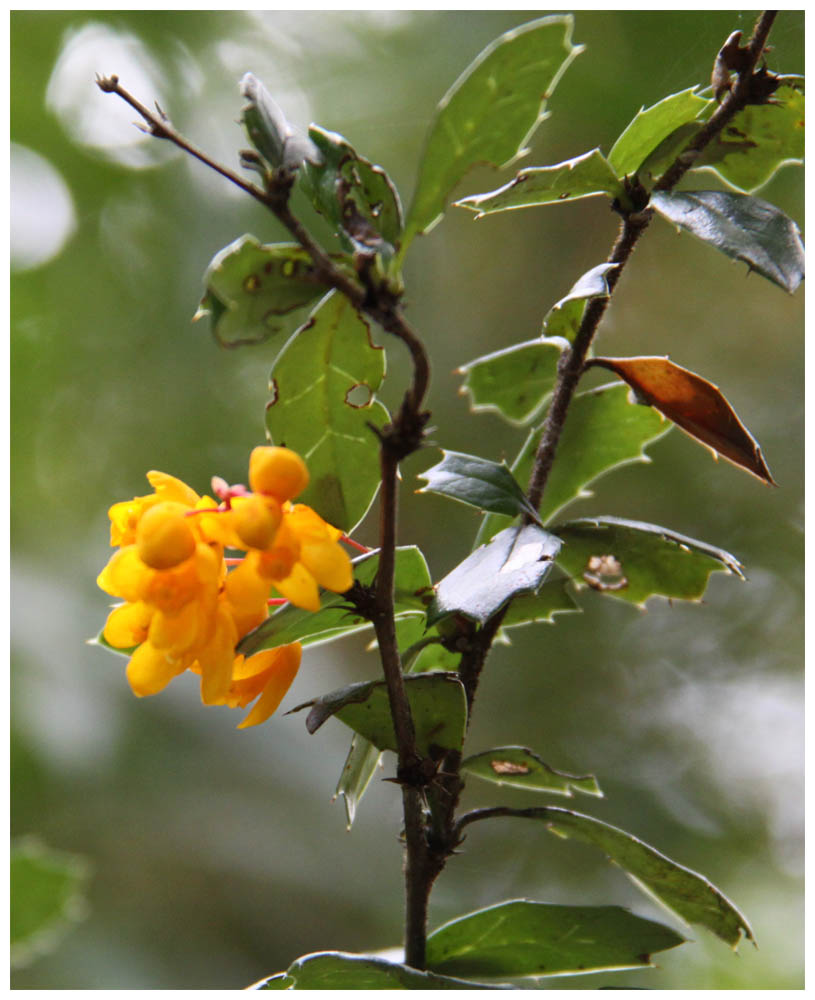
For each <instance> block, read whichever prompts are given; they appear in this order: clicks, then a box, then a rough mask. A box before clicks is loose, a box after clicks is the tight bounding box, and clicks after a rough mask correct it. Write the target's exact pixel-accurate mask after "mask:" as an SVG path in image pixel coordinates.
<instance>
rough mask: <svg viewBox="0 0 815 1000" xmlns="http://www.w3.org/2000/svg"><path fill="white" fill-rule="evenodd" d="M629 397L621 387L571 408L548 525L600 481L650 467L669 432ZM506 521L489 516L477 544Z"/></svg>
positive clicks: (533, 434)
mask: <svg viewBox="0 0 815 1000" xmlns="http://www.w3.org/2000/svg"><path fill="white" fill-rule="evenodd" d="M629 396H630V391H629V389H628V386H626V385H624V384H623V383H622V382H614V383H611V384H610V385H606V386H602V387H600V388H599V389H591V390H590V391H588V392H581V393H578V395H576V396H575V397H574V400H573V401H572V405H571V406H570V407H569V412H568V415H567V417H566V424H565V426H564V428H563V432H562V434H561V438H560V445H559V447H558V453H557V457H556V459H555V464H554V465H553V466H552V471H551V473H550V475H549V481H548V482H547V484H546V490H545V491H544V494H543V499H542V502H541V506H540V517H541V520H542V521H543V522H544V523H546V522H547V521H550V520H551V518H552V517H553V516H554V515H555V514H556V513H558V512H559V511H561V510H562V509H563V508H564V507H565V506H566V505H567V504H569V503H571V502H572V501H573V500H577V499H579V498H581V497H588V496H591V492H590V490H589V489H588V486H589V484H591V483H593V482H594V481H595V480H597V479H598V478H599V477H600V476H603V475H605V474H606V473H608V472H611V471H612V470H613V469H616V468H619V467H620V466H623V465H628V464H630V463H631V462H649V461H650V459H649V458H648V456H647V455H646V454H645V446H646V445H648V444H649V443H651V442H652V441H656V440H657V439H658V438H661V437H662V436H663V435H664V434H667V433H668V431H669V430H670V429H671V425H670V424H669V423H668V422H667V421H665V420H663V419H662V418H661V417H660V415H659V414H658V413H656V412H655V411H654V410H652V409H651V408H650V407H646V406H638V405H637V404H635V403H632V402H630V401H629ZM542 430H543V428H542V426H540V427H535V428H534V429H533V430H532V431H530V433H529V436H528V437H527V439H526V442H525V443H524V446H523V448H522V449H521V451H520V453H519V454H518V457H517V458H516V459H515V461H514V462H513V465H512V472H513V475H514V476H515V478H516V479H518V480H519V481H520V482H527V481H528V480H529V477H530V475H531V473H532V466H533V464H534V461H535V452H536V451H537V448H538V443H539V441H540V438H541V433H542ZM507 523H508V522H507V519H506V518H503V517H498V516H496V515H488V516H487V517H486V518H485V519H484V521H483V522H482V525H481V529H480V532H479V536H478V537H479V539H480V540H483V539H484V538H489V537H491V536H492V535H493V534H495V532H497V531H499V530H500V529H501V528H502V527H504V526H505V525H506V524H507Z"/></svg>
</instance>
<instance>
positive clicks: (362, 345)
mask: <svg viewBox="0 0 815 1000" xmlns="http://www.w3.org/2000/svg"><path fill="white" fill-rule="evenodd" d="M384 375H385V352H384V351H383V350H382V348H380V347H376V346H375V345H374V344H373V343H372V342H371V338H370V330H369V328H368V324H367V323H366V322H365V321H364V320H363V319H362V317H361V316H360V315H359V313H358V312H357V311H356V310H355V309H354V307H353V306H352V305H351V303H350V302H349V301H348V300H347V299H346V298H345V297H344V296H343V295H338V294H336V293H332V294H330V295H328V296H326V298H325V299H323V301H322V302H321V303H320V304H319V305H318V306H317V308H316V309H315V310H314V311H313V312H312V314H311V318H310V319H309V321H308V323H306V324H305V326H303V327H301V329H300V330H298V331H297V333H296V334H295V335H294V336H293V337H292V338H291V340H290V341H289V342H288V343H287V344H286V346H285V348H284V349H283V351H282V352H281V354H280V356H279V357H278V359H277V361H276V362H275V364H274V367H273V368H272V373H271V379H270V384H271V388H272V393H273V395H272V399H271V401H270V402H269V404H268V406H267V409H266V426H267V428H268V431H269V436H270V437H271V439H272V441H274V442H276V443H278V444H285V445H286V447H288V448H292V449H294V450H295V451H297V452H298V453H299V454H301V455H302V456H303V458H304V459H305V460H306V462H307V463H308V467H309V472H310V474H311V480H310V482H309V485H308V488H307V489H306V490H305V492H304V493H303V494H302V496H301V497H300V498H299V500H300V502H302V503H305V504H308V505H309V506H310V507H313V508H314V509H315V510H316V511H317V513H318V514H320V516H321V517H323V518H324V519H325V520H326V521H328V522H329V524H333V525H335V526H336V527H338V528H341V529H342V530H343V531H346V532H350V531H351V530H353V528H354V527H355V526H356V525H357V524H358V523H359V522H360V521H361V520H362V518H363V517H364V516H365V513H366V511H367V510H368V507H369V506H370V505H371V502H372V501H373V498H374V496H375V495H376V491H377V489H378V487H379V453H378V450H377V448H376V439H375V437H374V435H373V431H372V430H371V425H373V426H375V427H382V426H383V425H384V424H385V423H387V421H388V411H387V410H386V409H385V407H384V406H383V405H382V404H381V403H380V402H378V401H377V400H376V398H375V393H376V391H377V389H378V388H379V386H380V384H381V382H382V379H383V378H384ZM358 396H360V398H357V397H358Z"/></svg>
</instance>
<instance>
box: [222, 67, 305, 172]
mask: <svg viewBox="0 0 815 1000" xmlns="http://www.w3.org/2000/svg"><path fill="white" fill-rule="evenodd" d="M241 95H242V96H243V97H245V98H246V104H245V105H244V107H243V109H242V111H241V122H242V123H243V127H244V128H245V129H246V134H247V135H248V137H249V141H250V142H251V143H252V145H253V146H254V147H255V149H256V150H257V151H258V152H259V153H260V155H261V156H262V157H263V159H264V160H266V162H267V163H268V164H269V166H270V167H274V168H277V167H283V168H284V169H286V170H295V169H297V167H299V166H300V164H301V163H302V162H303V160H311V161H313V162H315V163H317V162H319V160H320V153H319V151H318V150H317V148H316V147H315V146H314V144H313V143H312V142H311V141H310V140H309V139H307V138H306V137H305V136H304V135H303V134H302V133H300V132H298V131H297V129H295V128H294V127H293V126H292V125H291V124H290V123H289V122H288V121H287V120H286V116H285V115H284V114H283V112H282V111H281V110H280V108H279V107H278V105H277V104H276V103H275V102H274V101H273V100H272V97H271V95H270V94H269V92H268V90H266V88H265V87H264V86H263V84H262V83H261V82H260V80H258V78H257V77H256V76H255V75H254V74H253V73H246V74H244V77H243V79H242V80H241Z"/></svg>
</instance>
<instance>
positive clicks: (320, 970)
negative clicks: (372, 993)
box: [250, 951, 501, 990]
mask: <svg viewBox="0 0 815 1000" xmlns="http://www.w3.org/2000/svg"><path fill="white" fill-rule="evenodd" d="M500 988H501V987H496V986H487V985H485V984H484V983H475V982H470V981H469V980H467V981H465V980H463V979H453V978H450V977H449V976H438V975H434V974H433V973H432V972H418V971H417V970H416V969H411V968H410V967H409V966H407V965H400V964H399V963H397V962H387V961H385V959H383V958H374V957H372V956H370V955H352V954H349V953H348V952H342V951H321V952H315V953H314V954H313V955H304V956H303V957H302V958H298V959H297V961H296V962H292V964H291V965H290V966H289V968H288V969H287V970H286V972H280V973H278V974H277V975H276V976H270V977H269V978H268V979H262V980H261V981H260V982H259V983H256V984H255V985H254V986H251V987H250V989H254V990H492V989H500Z"/></svg>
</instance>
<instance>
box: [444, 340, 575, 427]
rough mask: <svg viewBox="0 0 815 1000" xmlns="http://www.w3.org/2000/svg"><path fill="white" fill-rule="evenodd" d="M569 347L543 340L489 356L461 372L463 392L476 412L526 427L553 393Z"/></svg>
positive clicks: (462, 369) (460, 370)
mask: <svg viewBox="0 0 815 1000" xmlns="http://www.w3.org/2000/svg"><path fill="white" fill-rule="evenodd" d="M566 346H568V345H567V344H566V342H565V341H564V340H562V339H561V338H560V337H558V338H549V339H545V338H540V339H538V340H529V341H527V342H526V343H524V344H515V346H514V347H507V348H505V349H504V350H503V351H495V352H494V353H493V354H485V355H484V357H483V358H476V360H475V361H470V362H469V364H466V365H462V366H461V368H459V369H458V373H459V374H460V375H464V377H465V378H464V385H463V386H462V387H461V389H460V390H459V391H460V392H469V393H470V396H471V397H472V405H471V407H470V408H471V409H472V410H474V411H476V412H480V411H482V410H495V411H496V412H497V413H500V415H501V416H502V417H504V419H505V420H508V421H509V422H510V423H512V424H525V423H527V422H528V421H529V420H530V419H531V418H532V417H533V416H534V415H535V413H537V411H538V410H539V409H540V408H541V406H542V404H543V401H544V399H545V398H546V396H547V394H548V393H549V392H551V390H552V388H553V386H554V384H555V379H556V378H557V365H558V361H559V360H560V355H561V354H562V353H563V348H564V347H566Z"/></svg>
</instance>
